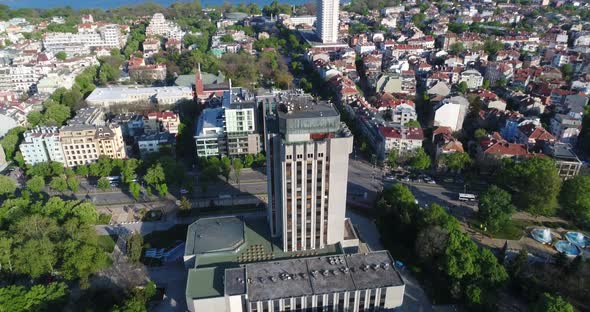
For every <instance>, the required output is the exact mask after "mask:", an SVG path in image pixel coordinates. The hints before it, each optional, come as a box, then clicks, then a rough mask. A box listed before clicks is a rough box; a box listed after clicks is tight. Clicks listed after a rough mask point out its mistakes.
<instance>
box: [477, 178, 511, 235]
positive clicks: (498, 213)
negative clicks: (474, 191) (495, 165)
mask: <svg viewBox="0 0 590 312" xmlns="http://www.w3.org/2000/svg"><path fill="white" fill-rule="evenodd" d="M514 210H515V208H514V206H513V205H512V196H510V194H509V193H508V192H506V191H504V190H503V189H501V188H499V187H497V186H495V185H492V186H490V187H489V188H488V189H487V190H486V191H485V192H484V193H483V194H481V196H480V198H479V211H478V218H479V220H480V221H481V222H482V223H483V224H485V225H486V226H487V227H488V228H489V229H490V230H491V231H493V232H495V231H498V230H500V229H502V227H504V226H505V225H506V224H507V223H508V222H509V221H510V217H511V216H512V213H513V212H514Z"/></svg>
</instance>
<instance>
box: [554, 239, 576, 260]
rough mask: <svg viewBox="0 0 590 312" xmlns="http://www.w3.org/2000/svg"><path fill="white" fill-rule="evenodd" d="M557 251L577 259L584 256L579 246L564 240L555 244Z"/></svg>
mask: <svg viewBox="0 0 590 312" xmlns="http://www.w3.org/2000/svg"><path fill="white" fill-rule="evenodd" d="M555 249H557V251H559V252H562V253H564V254H565V255H566V256H568V257H577V256H579V255H581V254H582V251H581V250H580V248H578V246H576V245H574V244H572V243H570V242H568V241H564V240H560V241H557V242H556V243H555Z"/></svg>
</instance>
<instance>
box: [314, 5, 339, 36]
mask: <svg viewBox="0 0 590 312" xmlns="http://www.w3.org/2000/svg"><path fill="white" fill-rule="evenodd" d="M339 5H340V1H339V0H318V1H317V20H316V33H317V35H318V37H319V38H320V39H321V41H322V43H336V42H337V41H338V26H339V24H338V23H339V21H338V14H339V9H340V8H339Z"/></svg>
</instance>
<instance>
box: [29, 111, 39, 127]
mask: <svg viewBox="0 0 590 312" xmlns="http://www.w3.org/2000/svg"><path fill="white" fill-rule="evenodd" d="M27 121H28V122H29V125H30V126H31V127H36V126H38V125H39V124H41V122H42V121H43V114H42V113H41V112H37V111H35V112H30V113H29V114H28V115H27Z"/></svg>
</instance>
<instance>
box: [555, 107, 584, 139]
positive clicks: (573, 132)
mask: <svg viewBox="0 0 590 312" xmlns="http://www.w3.org/2000/svg"><path fill="white" fill-rule="evenodd" d="M550 130H551V133H552V134H553V135H554V136H555V138H556V139H557V140H558V141H559V142H562V143H568V144H570V145H572V146H576V144H577V142H578V136H579V135H580V131H581V130H582V116H581V115H578V114H555V116H554V117H553V118H551V122H550Z"/></svg>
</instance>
